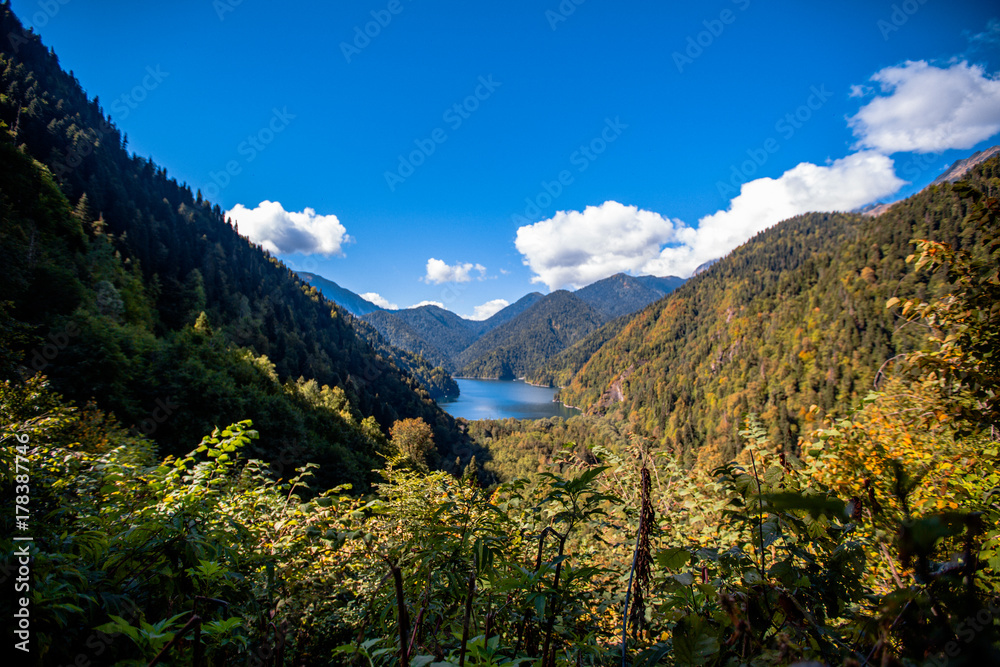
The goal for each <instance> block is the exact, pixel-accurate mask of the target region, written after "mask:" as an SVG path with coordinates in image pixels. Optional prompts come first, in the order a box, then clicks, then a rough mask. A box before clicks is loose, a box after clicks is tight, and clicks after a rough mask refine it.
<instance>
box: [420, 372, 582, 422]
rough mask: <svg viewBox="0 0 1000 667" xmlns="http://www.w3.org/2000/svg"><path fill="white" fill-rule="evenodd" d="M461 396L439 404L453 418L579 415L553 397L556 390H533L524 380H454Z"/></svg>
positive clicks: (538, 417) (523, 417)
mask: <svg viewBox="0 0 1000 667" xmlns="http://www.w3.org/2000/svg"><path fill="white" fill-rule="evenodd" d="M455 382H457V383H458V388H459V391H460V392H461V394H460V395H459V397H458V398H457V399H455V400H453V401H438V403H439V404H440V406H441V407H442V408H443V409H444V410H445V411H446V412H447V413H448V414H450V415H451V416H453V417H464V418H465V419H469V420H475V419H506V418H508V417H513V418H515V419H544V418H546V417H563V418H564V419H565V418H568V417H572V416H573V415H578V414H580V411H579V410H577V409H576V408H567V407H566V406H564V405H563V404H562V403H556V402H555V401H553V400H552V398H553V397H554V396H555V395H556V391H558V390H557V389H549V388H548V387H535V386H533V385H530V384H527V383H526V382H524V381H523V380H513V381H510V380H473V379H467V378H455Z"/></svg>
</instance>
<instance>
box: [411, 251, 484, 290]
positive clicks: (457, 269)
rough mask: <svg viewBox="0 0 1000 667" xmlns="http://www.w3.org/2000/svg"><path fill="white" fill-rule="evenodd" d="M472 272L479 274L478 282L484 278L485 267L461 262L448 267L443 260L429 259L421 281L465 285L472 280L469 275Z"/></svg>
mask: <svg viewBox="0 0 1000 667" xmlns="http://www.w3.org/2000/svg"><path fill="white" fill-rule="evenodd" d="M473 271H478V272H479V280H482V279H483V278H484V277H485V276H486V267H485V266H483V265H482V264H471V263H468V262H466V263H465V264H462V263H461V262H460V263H458V264H455V265H453V266H448V264H446V263H445V262H444V261H443V260H440V259H434V258H433V257H431V258H430V259H429V260H427V275H425V276H424V277H423V278H421V280H423V281H424V282H426V283H433V284H435V285H436V284H439V283H467V282H469V281H470V280H472V276H471V275H470V274H471V273H472V272H473Z"/></svg>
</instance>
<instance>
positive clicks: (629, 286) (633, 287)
mask: <svg viewBox="0 0 1000 667" xmlns="http://www.w3.org/2000/svg"><path fill="white" fill-rule="evenodd" d="M682 284H684V280H683V279H682V278H677V277H675V276H669V277H666V278H658V277H656V276H642V277H641V278H634V277H632V276H630V275H627V274H625V273H616V274H615V275H613V276H611V277H609V278H605V279H604V280H598V281H597V282H595V283H591V284H590V285H587V286H586V287H581V288H580V289H578V290H577V291H576V292H574V294H575V295H576V296H577V297H578V298H579V299H581V300H582V301H584V302H585V303H588V304H590V305H591V306H592V307H593V308H595V309H597V310H598V311H600V312H601V313H603V314H604V315H606V316H607V317H620V316H622V315H628V314H629V313H634V312H636V311H638V310H642V309H643V308H645V307H646V306H648V305H649V304H651V303H653V302H654V301H656V300H657V299H661V298H663V297H664V296H666V295H667V294H670V292H672V291H674V290H675V289H677V287H678V286H680V285H682Z"/></svg>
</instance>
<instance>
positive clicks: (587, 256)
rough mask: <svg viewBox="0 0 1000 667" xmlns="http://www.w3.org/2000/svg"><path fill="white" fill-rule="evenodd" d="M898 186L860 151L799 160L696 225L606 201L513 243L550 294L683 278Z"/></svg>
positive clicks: (889, 170) (888, 165)
mask: <svg viewBox="0 0 1000 667" xmlns="http://www.w3.org/2000/svg"><path fill="white" fill-rule="evenodd" d="M903 183H904V182H903V180H902V179H900V178H899V177H897V176H896V174H895V171H894V169H893V162H892V159H891V158H889V157H887V156H885V155H881V154H879V153H876V152H874V151H863V152H860V153H854V154H852V155H848V156H847V157H845V158H841V159H840V160H836V161H834V162H832V163H831V164H829V165H825V166H820V165H815V164H811V163H808V162H803V163H801V164H799V165H798V166H796V167H794V168H792V169H789V170H788V171H786V172H785V173H784V174H782V175H781V176H779V177H778V178H758V179H757V180H754V181H750V182H749V183H745V184H744V185H743V186H742V187H741V188H740V194H739V195H738V196H737V197H735V198H734V199H733V200H732V202H730V205H729V208H728V209H726V210H724V211H717V212H715V213H713V214H711V215H707V216H705V217H703V218H701V220H699V221H698V226H697V227H696V228H695V227H688V226H686V225H685V224H684V223H683V222H681V221H680V220H672V221H671V220H669V219H667V218H665V217H663V216H661V215H660V214H658V213H653V212H651V211H643V210H639V209H637V208H636V207H634V206H623V205H622V204H619V203H618V202H614V201H609V202H604V204H602V205H601V206H588V207H587V208H586V209H585V210H584V211H583V212H582V213H579V212H576V211H571V212H569V213H566V212H562V211H560V212H559V213H557V214H556V215H555V216H554V217H553V218H551V219H549V220H543V221H542V222H539V223H535V224H534V225H529V226H525V227H521V228H520V229H518V231H517V241H516V245H517V248H518V250H519V251H521V253H522V254H523V255H524V257H525V259H524V263H525V264H527V265H528V266H529V267H531V269H532V271H534V272H535V274H536V275H535V277H534V278H532V280H533V281H534V282H544V283H545V284H547V285H548V286H549V288H550V289H557V288H559V287H562V286H565V285H574V286H577V287H579V286H583V285H588V284H590V283H592V282H594V281H595V280H600V279H602V278H607V277H608V276H610V275H613V274H615V273H618V272H620V271H625V272H631V273H634V274H637V275H638V274H652V275H658V276H665V275H679V276H687V275H690V274H691V272H692V271H694V269H695V268H696V267H697V266H698V265H699V264H701V263H703V262H706V261H708V260H710V259H715V258H716V257H722V256H723V255H725V254H727V253H728V252H729V251H731V250H732V249H733V248H736V247H737V246H739V245H740V244H742V243H743V242H745V241H746V240H747V239H749V238H750V237H752V236H753V235H754V234H756V233H757V232H760V231H762V230H764V229H767V228H768V227H771V226H773V225H774V224H776V223H778V222H781V221H782V220H785V219H787V218H790V217H792V216H795V215H799V214H801V213H808V212H809V211H847V210H851V209H854V208H857V207H858V206H862V205H864V204H867V203H869V202H872V201H874V200H876V199H879V198H880V197H885V196H886V195H889V194H892V193H893V192H895V191H896V190H898V189H899V188H900V187H901V186H902V185H903Z"/></svg>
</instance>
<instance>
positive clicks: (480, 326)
mask: <svg viewBox="0 0 1000 667" xmlns="http://www.w3.org/2000/svg"><path fill="white" fill-rule="evenodd" d="M543 296H544V295H543V294H542V293H541V292H529V293H528V294H525V295H524V296H522V297H521V298H520V299H518V300H517V301H515V302H514V303H512V304H510V305H509V306H507V307H506V308H504V309H503V310H501V311H499V312H497V313H494V314H493V315H492V316H491V317H488V318H487V319H485V320H483V321H481V322H472V323H471V324H472V326H473V328H474V330H475V331H476V333H477V334H478V335H480V336H481V335H483V334H484V333H486V332H487V331H490V330H492V329H496V328H497V327H498V326H500V325H501V324H506V323H507V322H510V321H511V320H512V319H514V318H515V317H517V316H518V315H520V314H521V313H523V312H524V311H526V310H528V309H529V308H531V307H532V306H533V305H535V304H536V303H538V300H539V299H541V298H542V297H543Z"/></svg>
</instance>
